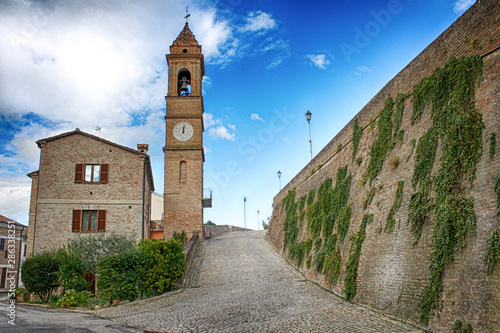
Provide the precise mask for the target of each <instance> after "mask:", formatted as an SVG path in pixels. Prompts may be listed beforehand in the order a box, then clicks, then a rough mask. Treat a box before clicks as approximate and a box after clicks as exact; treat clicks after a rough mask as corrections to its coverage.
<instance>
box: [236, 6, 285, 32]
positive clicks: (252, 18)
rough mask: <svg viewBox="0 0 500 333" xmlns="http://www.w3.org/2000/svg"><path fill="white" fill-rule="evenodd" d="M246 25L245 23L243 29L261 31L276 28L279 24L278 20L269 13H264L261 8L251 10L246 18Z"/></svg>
mask: <svg viewBox="0 0 500 333" xmlns="http://www.w3.org/2000/svg"><path fill="white" fill-rule="evenodd" d="M245 20H246V25H244V26H243V27H242V28H241V29H240V30H241V31H251V32H255V31H260V30H269V29H274V28H275V27H276V25H277V23H276V21H275V20H274V19H273V18H272V16H271V15H269V14H268V13H264V12H262V11H260V10H258V11H255V12H251V13H250V14H248V16H247V17H246V18H245Z"/></svg>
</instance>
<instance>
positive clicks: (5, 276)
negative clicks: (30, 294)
mask: <svg viewBox="0 0 500 333" xmlns="http://www.w3.org/2000/svg"><path fill="white" fill-rule="evenodd" d="M27 234H28V226H27V225H24V224H21V223H19V222H16V221H14V220H12V219H9V218H8V217H5V216H3V215H0V290H2V289H11V287H13V286H14V287H22V286H23V284H22V282H21V264H22V263H23V261H24V259H25V258H26V237H27Z"/></svg>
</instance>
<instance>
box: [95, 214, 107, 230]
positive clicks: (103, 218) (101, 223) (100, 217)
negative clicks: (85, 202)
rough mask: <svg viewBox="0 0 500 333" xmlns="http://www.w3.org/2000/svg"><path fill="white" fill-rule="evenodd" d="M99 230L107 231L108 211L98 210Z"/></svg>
mask: <svg viewBox="0 0 500 333" xmlns="http://www.w3.org/2000/svg"><path fill="white" fill-rule="evenodd" d="M97 231H106V211H105V210H98V211H97Z"/></svg>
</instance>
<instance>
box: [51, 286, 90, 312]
mask: <svg viewBox="0 0 500 333" xmlns="http://www.w3.org/2000/svg"><path fill="white" fill-rule="evenodd" d="M93 296H94V294H92V293H91V292H90V291H88V290H83V291H75V290H74V289H69V290H67V291H66V293H65V294H64V296H63V297H61V298H60V299H59V300H57V304H56V305H57V306H59V307H61V308H69V307H74V306H79V305H81V304H85V303H87V301H88V299H89V298H91V297H93Z"/></svg>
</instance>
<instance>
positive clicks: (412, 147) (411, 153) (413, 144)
mask: <svg viewBox="0 0 500 333" xmlns="http://www.w3.org/2000/svg"><path fill="white" fill-rule="evenodd" d="M415 144H416V140H415V138H413V139H411V152H410V155H408V158H407V159H406V162H408V161H409V160H410V158H411V157H412V156H413V151H414V150H415Z"/></svg>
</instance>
